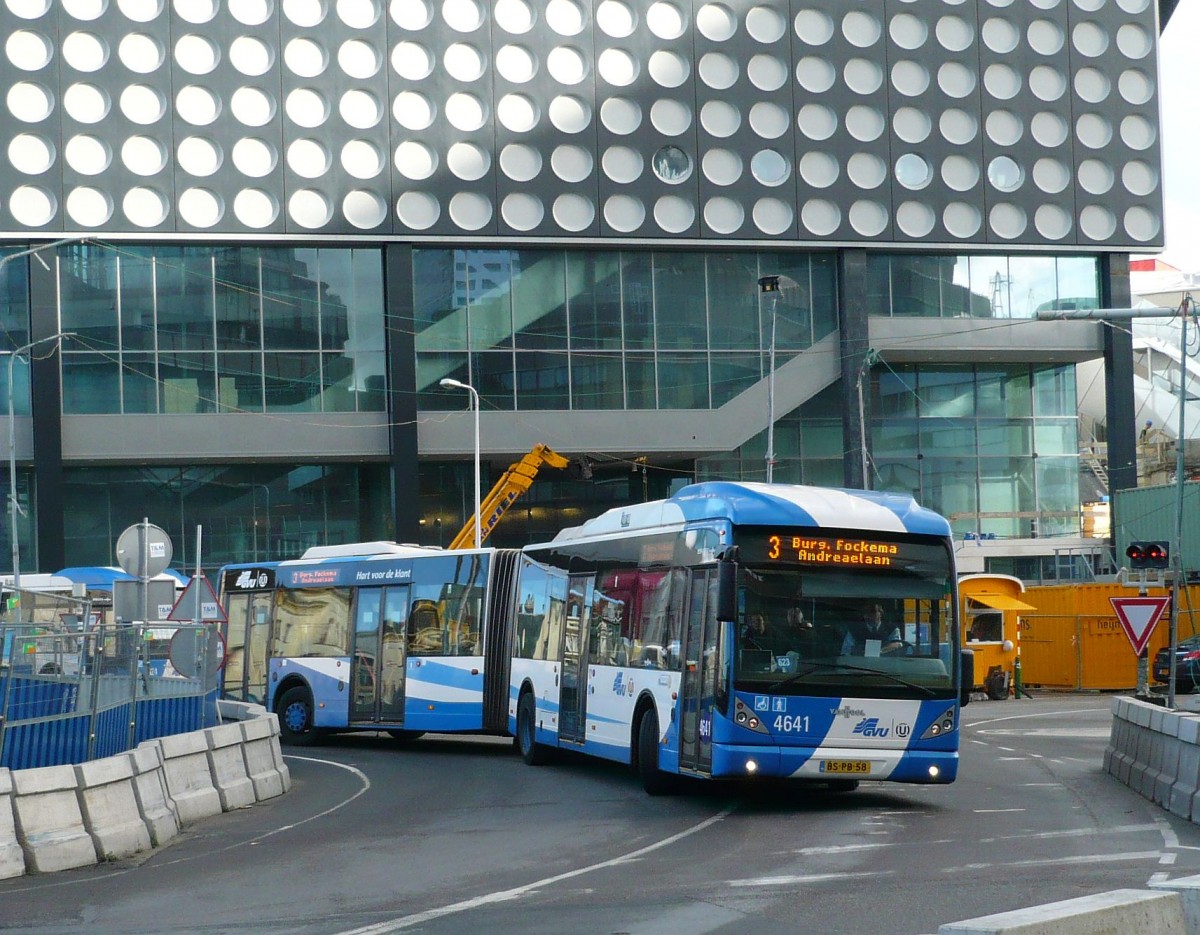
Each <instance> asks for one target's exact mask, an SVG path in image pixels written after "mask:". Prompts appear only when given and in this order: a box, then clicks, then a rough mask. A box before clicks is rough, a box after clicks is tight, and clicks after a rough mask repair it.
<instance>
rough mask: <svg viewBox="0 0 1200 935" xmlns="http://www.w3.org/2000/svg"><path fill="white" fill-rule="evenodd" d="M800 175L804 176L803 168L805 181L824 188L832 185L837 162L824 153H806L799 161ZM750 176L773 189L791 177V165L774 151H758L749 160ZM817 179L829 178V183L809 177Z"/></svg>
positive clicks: (836, 170) (785, 158)
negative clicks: (806, 170)
mask: <svg viewBox="0 0 1200 935" xmlns="http://www.w3.org/2000/svg"><path fill="white" fill-rule="evenodd" d="M800 164H801V173H802V174H804V170H805V168H807V169H808V174H806V175H805V181H808V182H809V184H810V185H812V186H813V187H815V188H825V187H827V186H828V185H831V184H833V181H834V180H835V179H836V178H837V175H838V164H837V160H835V159H834V158H833V157H831V156H829V155H827V154H825V153H817V152H807V153H805V154H804V157H803V159H801V163H800ZM750 174H751V175H753V176H754V178H755V179H757V180H758V181H759V182H760V183H761V184H763V185H767V186H770V187H772V188H774V187H775V186H776V185H782V184H783V183H784V182H786V181H787V180H788V179H789V178H791V175H792V164H791V162H790V161H789V160H788V158H787V157H786V156H785V155H783V153H781V152H779V151H778V150H775V149H760V150H759V151H758V152H757V153H755V154H754V156H753V157H751V159H750ZM810 175H811V176H812V178H817V179H822V180H824V179H826V178H829V181H822V182H821V183H818V182H814V181H810V179H809V176H810Z"/></svg>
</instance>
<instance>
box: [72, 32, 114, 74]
mask: <svg viewBox="0 0 1200 935" xmlns="http://www.w3.org/2000/svg"><path fill="white" fill-rule="evenodd" d="M62 57H63V59H64V60H65V61H66V63H67V64H68V65H70V66H71V67H72V68H74V69H75V70H76V71H85V72H92V71H98V70H99V69H101V68H103V67H104V66H105V64H106V63H107V62H108V44H107V43H106V42H105V41H104V40H103V39H101V38H100V37H99V36H95V35H92V33H90V32H73V33H71V34H70V35H69V36H67V38H66V39H64V40H63V44H62Z"/></svg>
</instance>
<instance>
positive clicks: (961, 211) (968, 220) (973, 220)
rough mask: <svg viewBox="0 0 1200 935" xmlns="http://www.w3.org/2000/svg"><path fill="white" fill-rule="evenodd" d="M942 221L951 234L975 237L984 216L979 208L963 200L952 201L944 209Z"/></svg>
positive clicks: (961, 237)
mask: <svg viewBox="0 0 1200 935" xmlns="http://www.w3.org/2000/svg"><path fill="white" fill-rule="evenodd" d="M942 223H943V224H945V225H946V230H948V231H949V232H950V233H951V235H953V236H955V237H958V238H960V239H964V240H965V239H966V238H968V237H974V236H975V235H976V234H977V233H979V228H980V227H981V226H982V224H983V218H982V216H981V215H980V214H979V209H978V208H976V207H975V206H974V205H971V204H967V203H966V202H963V201H952V202H950V203H949V204H948V205H946V208H945V210H943V211H942Z"/></svg>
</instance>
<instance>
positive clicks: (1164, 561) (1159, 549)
mask: <svg viewBox="0 0 1200 935" xmlns="http://www.w3.org/2000/svg"><path fill="white" fill-rule="evenodd" d="M1125 555H1126V557H1128V559H1129V567H1130V568H1166V567H1167V565H1169V564H1170V561H1171V548H1170V546H1169V545H1168V544H1167V543H1165V542H1131V543H1129V548H1127V549H1126V550H1125Z"/></svg>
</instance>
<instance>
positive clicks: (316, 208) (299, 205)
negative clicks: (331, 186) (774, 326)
mask: <svg viewBox="0 0 1200 935" xmlns="http://www.w3.org/2000/svg"><path fill="white" fill-rule="evenodd" d="M288 216H289V217H290V218H291V219H292V220H293V221H295V222H296V223H297V224H299V225H300V226H301V227H306V228H308V229H309V230H316V229H317V228H320V227H324V226H325V225H326V224H328V223H329V221H330V219H331V218H332V217H333V206H332V205H331V204H330V203H329V199H328V198H326V197H325V196H324V195H323V194H321V193H320V192H318V191H314V190H312V189H310V188H303V189H301V190H300V191H298V192H294V193H293V194H292V197H291V198H289V199H288Z"/></svg>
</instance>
